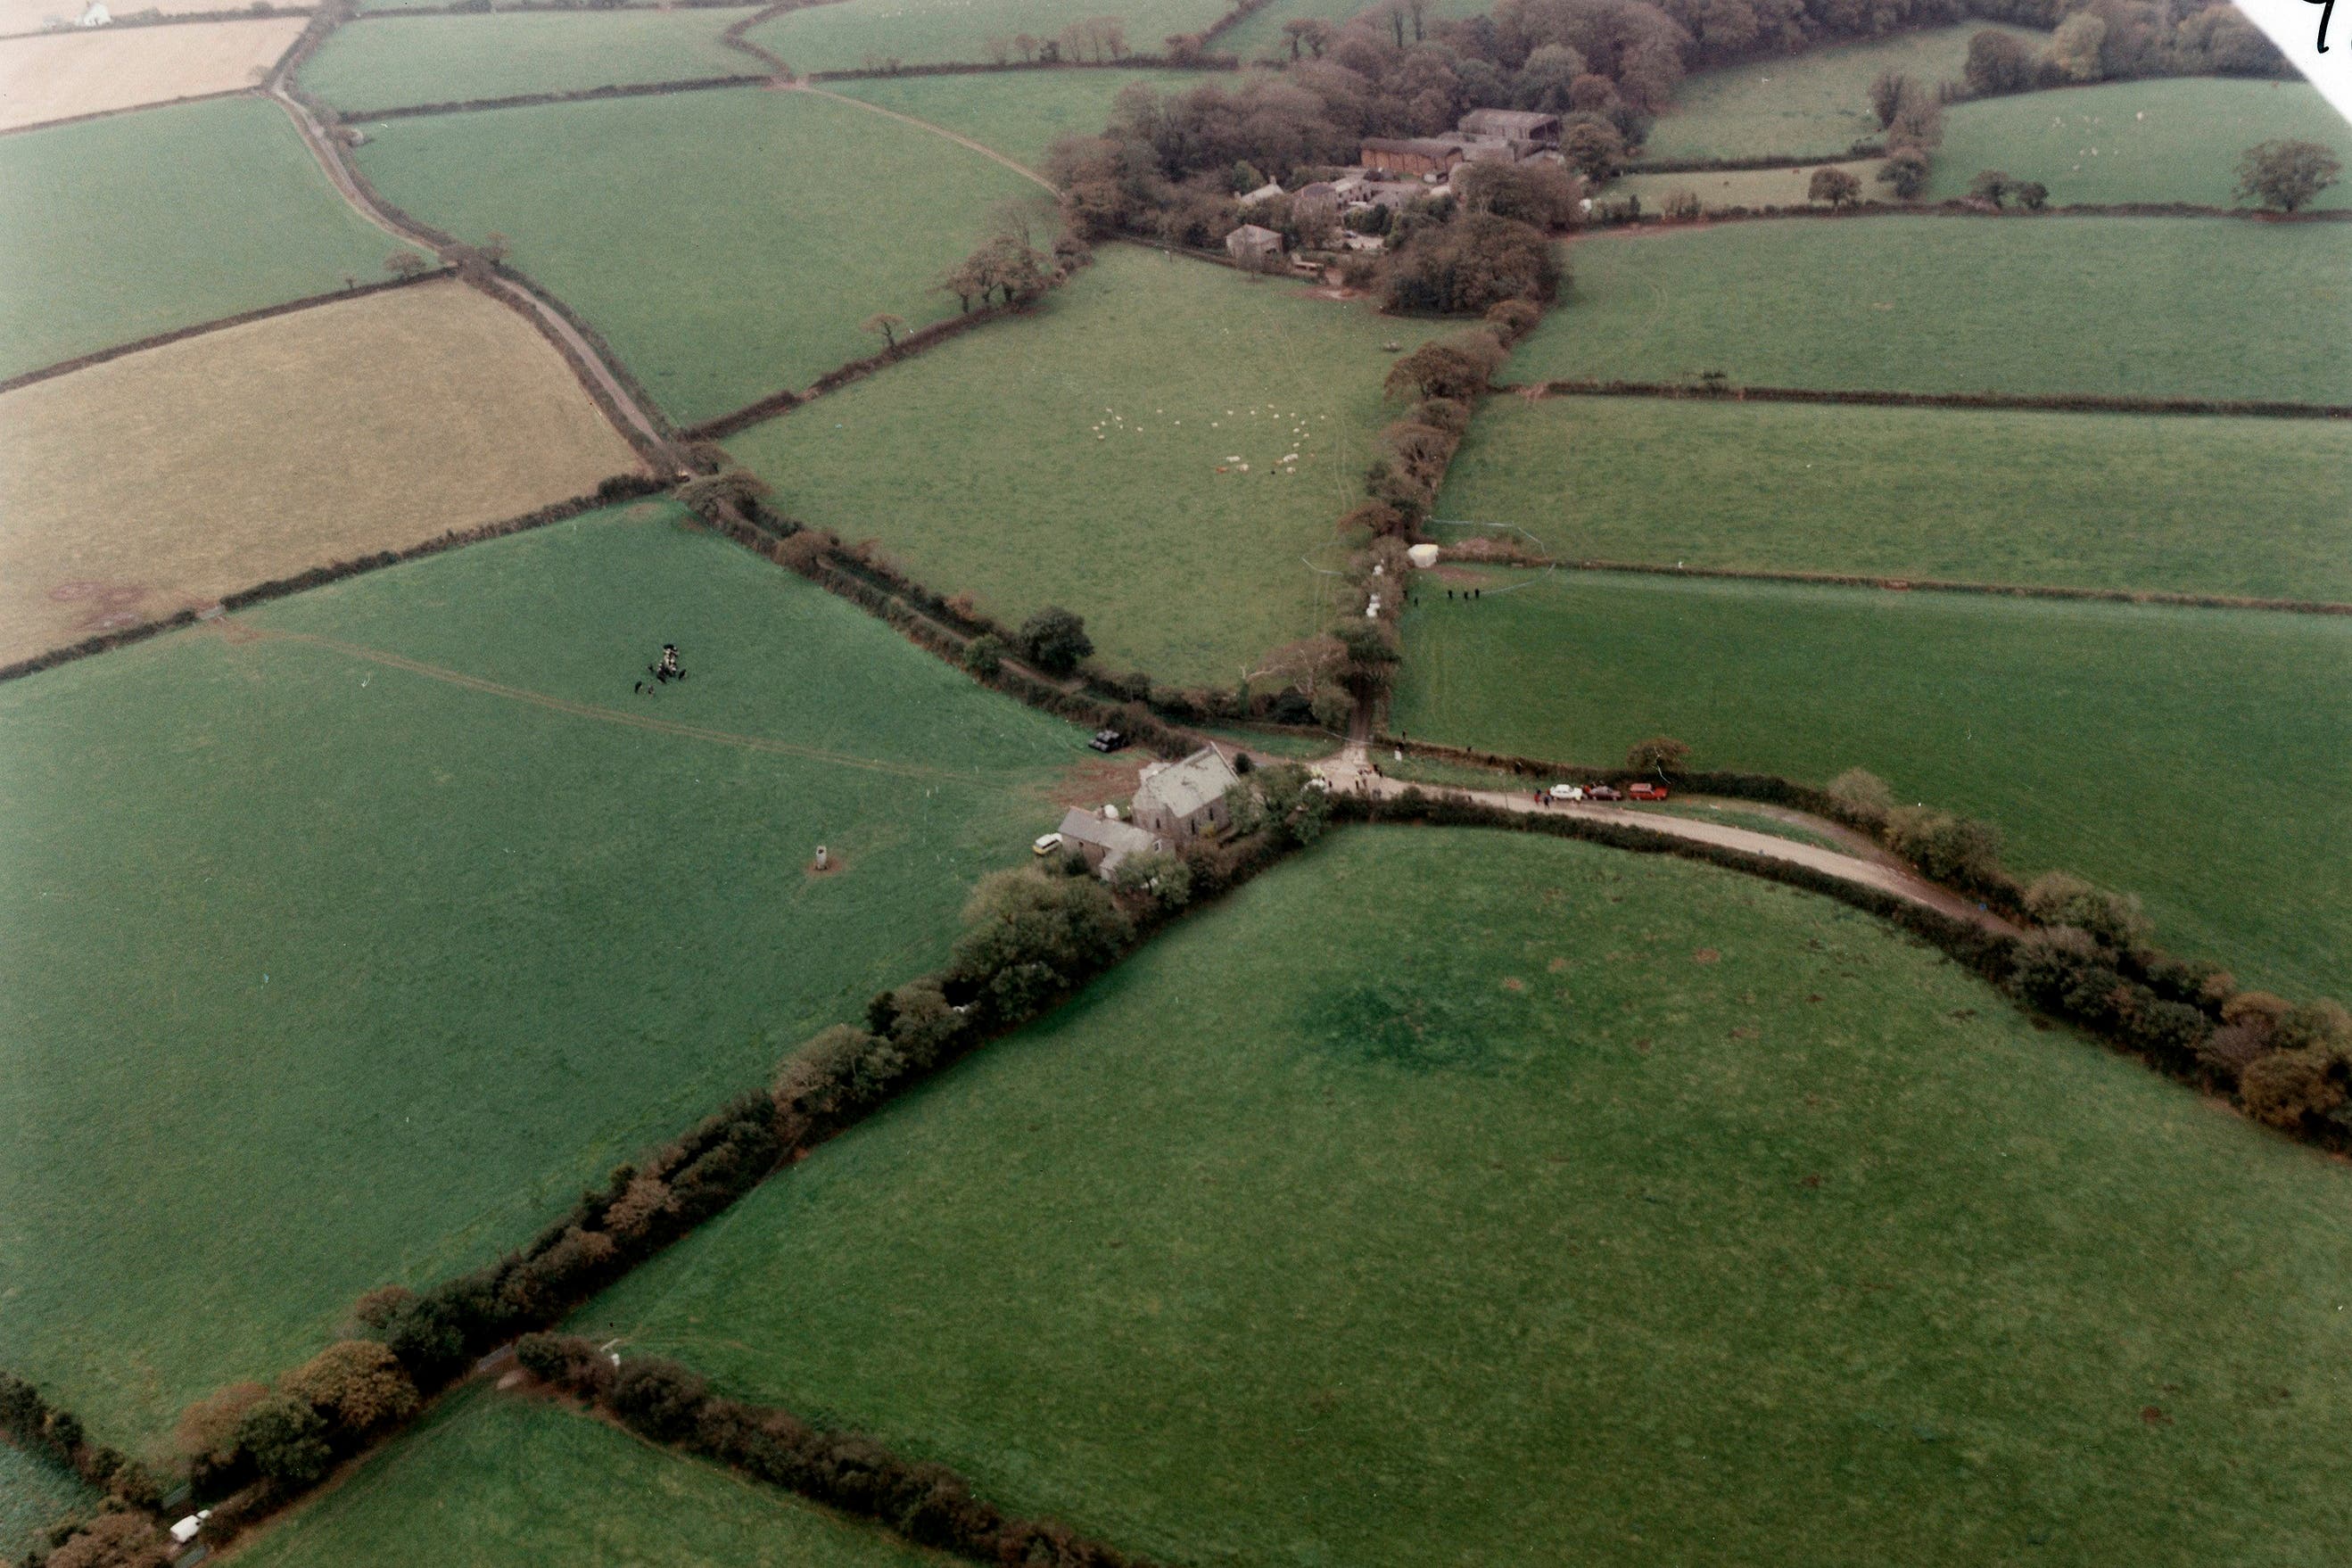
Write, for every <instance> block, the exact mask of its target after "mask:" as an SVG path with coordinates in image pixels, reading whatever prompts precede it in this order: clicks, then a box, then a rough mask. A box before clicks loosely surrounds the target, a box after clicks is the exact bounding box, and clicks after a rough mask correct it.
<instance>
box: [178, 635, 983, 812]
mask: <svg viewBox="0 0 2352 1568" xmlns="http://www.w3.org/2000/svg"><path fill="white" fill-rule="evenodd" d="M219 625H220V626H221V629H222V633H223V635H224V636H225V637H227V639H228V640H229V641H231V642H233V643H239V644H245V643H257V642H287V643H301V644H304V645H306V646H309V647H322V648H326V649H328V650H329V651H331V652H334V653H340V654H342V655H344V656H346V657H348V658H358V659H365V660H366V661H368V662H369V663H371V664H380V665H383V666H385V667H386V668H392V669H397V670H402V671H404V672H406V673H407V674H410V675H421V676H423V677H425V679H427V680H438V681H443V682H446V683H447V684H448V685H451V686H461V687H464V688H465V689H467V690H468V691H479V692H482V693H483V694H485V695H486V696H490V697H503V698H506V699H508V700H510V701H515V702H528V703H530V704H531V705H532V706H534V707H538V708H545V709H549V710H552V711H554V712H558V713H564V714H569V715H570V716H571V717H572V718H575V719H589V720H593V721H597V722H599V723H605V724H622V725H626V726H628V727H629V728H631V729H636V730H646V731H652V732H653V733H655V734H659V735H676V736H678V737H679V738H681V739H683V740H689V741H707V742H710V743H711V744H713V745H720V746H733V747H736V748H737V749H738V750H740V751H746V752H763V753H765V754H767V755H770V756H779V757H800V758H803V759H806V760H808V761H811V762H819V763H833V764H835V766H838V767H845V768H859V769H863V770H864V771H866V772H867V773H887V774H889V775H891V776H892V777H895V778H907V779H923V780H928V781H932V782H952V783H965V784H984V783H989V782H991V781H990V780H989V778H988V776H987V775H986V774H982V773H960V772H958V771H956V770H955V769H953V768H933V767H925V766H923V765H922V764H920V763H892V762H885V761H883V760H881V759H880V758H877V757H854V756H851V755H849V754H848V753H847V752H829V751H826V750H825V749H824V748H823V747H821V746H803V745H798V744H795V743H794V742H790V741H779V740H776V739H774V738H772V737H771V736H767V735H746V734H742V733H740V732H739V731H733V730H718V729H713V728H711V727H710V726H709V725H707V724H688V723H682V722H680V721H677V720H675V719H660V718H656V717H655V716H654V715H652V714H650V713H631V712H627V711H625V710H622V709H618V708H605V707H602V706H599V705H598V704H596V703H593V702H576V701H573V700H572V699H570V698H568V697H555V696H551V695H549V694H548V693H547V692H544V691H532V690H530V689H526V688H523V687H520V686H507V685H504V684H502V683H500V682H499V681H495V680H488V679H483V678H482V677H481V676H478V675H467V673H466V672H465V671H464V670H461V669H451V668H447V667H446V666H444V665H438V664H427V663H425V661H424V660H422V659H415V658H407V657H405V656H404V655H401V654H396V653H388V652H386V651H385V650H383V648H373V647H362V646H361V645H360V644H358V643H349V642H344V641H342V640H341V639H340V638H337V637H320V635H318V634H317V633H315V632H278V631H268V630H265V629H264V628H262V627H260V626H252V625H249V624H247V623H245V622H242V621H232V620H229V619H227V618H226V616H224V617H222V619H221V620H220V622H219Z"/></svg>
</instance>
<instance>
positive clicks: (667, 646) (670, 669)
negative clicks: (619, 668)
mask: <svg viewBox="0 0 2352 1568" xmlns="http://www.w3.org/2000/svg"><path fill="white" fill-rule="evenodd" d="M646 674H647V675H650V676H652V677H653V678H654V679H653V684H654V685H656V686H667V685H668V684H669V683H670V682H671V681H673V680H684V679H686V671H685V670H683V669H681V668H678V663H677V644H676V643H674V642H666V643H664V644H662V650H661V658H659V659H658V660H657V661H656V662H655V663H652V664H649V665H647V666H646ZM636 689H637V690H638V691H639V692H643V691H644V690H645V689H646V683H645V682H644V681H642V680H640V681H638V682H637V687H636Z"/></svg>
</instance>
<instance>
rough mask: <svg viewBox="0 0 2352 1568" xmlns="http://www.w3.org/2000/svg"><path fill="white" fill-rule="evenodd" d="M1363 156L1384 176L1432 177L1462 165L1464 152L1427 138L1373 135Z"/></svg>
mask: <svg viewBox="0 0 2352 1568" xmlns="http://www.w3.org/2000/svg"><path fill="white" fill-rule="evenodd" d="M1361 156H1362V161H1363V165H1364V167H1365V168H1367V169H1372V170H1377V171H1379V172H1381V173H1382V174H1421V175H1431V174H1445V173H1447V172H1448V171H1450V170H1451V169H1452V168H1453V167H1454V164H1456V163H1460V162H1462V149H1461V148H1459V147H1456V146H1454V144H1453V143H1452V142H1440V141H1437V140H1435V139H1434V138H1433V137H1427V136H1413V137H1407V138H1404V139H1402V140H1398V139H1395V138H1391V137H1386V136H1370V137H1366V138H1365V140H1364V146H1363V153H1362V154H1361Z"/></svg>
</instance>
